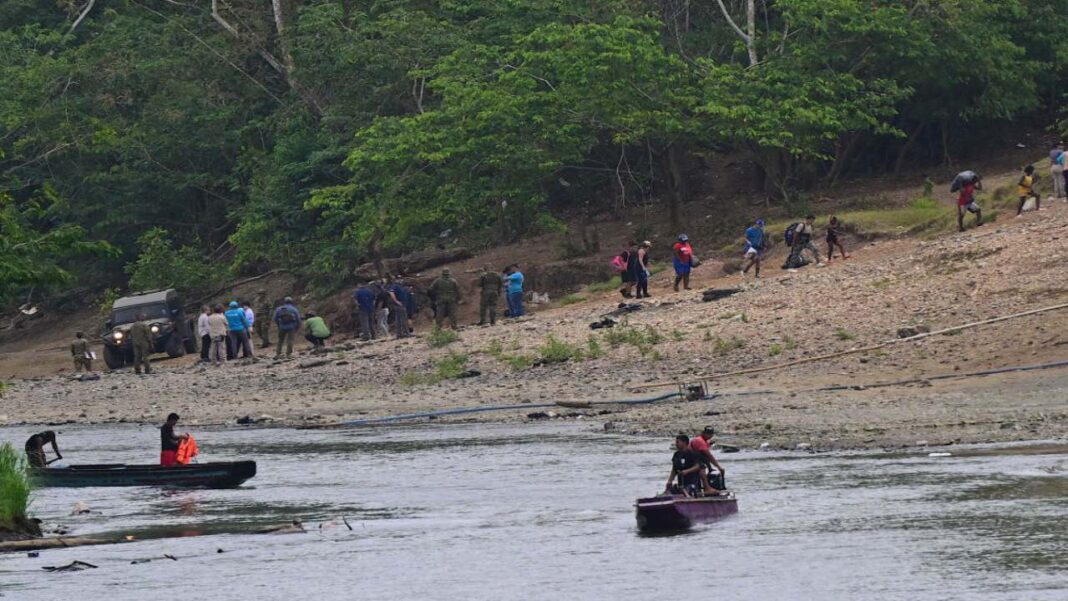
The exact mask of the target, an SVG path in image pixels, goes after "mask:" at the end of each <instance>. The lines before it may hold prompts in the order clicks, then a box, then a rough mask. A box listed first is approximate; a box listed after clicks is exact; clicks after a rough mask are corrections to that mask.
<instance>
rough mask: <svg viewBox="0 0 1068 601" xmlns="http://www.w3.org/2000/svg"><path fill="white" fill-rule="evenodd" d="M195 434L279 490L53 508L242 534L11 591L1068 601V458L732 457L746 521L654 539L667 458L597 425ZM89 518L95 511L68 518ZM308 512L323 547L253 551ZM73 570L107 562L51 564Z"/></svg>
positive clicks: (44, 557)
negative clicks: (654, 510)
mask: <svg viewBox="0 0 1068 601" xmlns="http://www.w3.org/2000/svg"><path fill="white" fill-rule="evenodd" d="M29 434H31V431H30V430H28V429H25V428H4V429H0V440H11V441H13V442H18V443H20V444H21V441H23V440H25V438H26V437H27V436H29ZM195 434H196V436H197V440H198V443H199V446H200V448H201V453H202V460H206V461H208V460H217V461H222V460H232V459H239V458H249V459H255V460H256V461H257V462H258V463H259V475H258V476H257V477H256V478H255V479H253V480H251V481H249V482H248V483H246V484H245V486H243V487H242V488H239V489H234V490H218V491H213V490H205V491H181V492H178V491H165V490H155V489H145V488H125V489H124V488H112V489H106V488H95V489H44V490H41V491H39V492H38V493H37V495H36V498H35V500H34V505H33V513H34V514H35V515H36V516H38V517H40V518H42V519H43V520H44V521H45V522H46V527H47V526H55V525H57V524H62V525H65V526H67V527H69V528H70V529H71V530H72V534H80V535H84V534H94V533H108V534H131V535H134V536H136V537H138V538H141V537H144V536H151V535H152V534H159V533H160V532H161V531H165V532H168V533H172V534H177V533H181V532H187V533H194V532H225V533H224V534H214V535H210V536H201V537H196V538H167V539H157V540H143V541H140V542H135V543H129V544H123V545H111V546H98V547H82V548H73V549H62V550H47V551H42V552H41V553H40V557H37V558H31V557H29V556H28V555H27V554H25V553H14V554H5V555H0V597H2V598H4V599H17V600H20V601H34V600H49V601H51V600H53V599H61V598H67V597H71V596H73V597H75V598H76V599H78V600H80V601H96V600H104V599H106V600H108V601H126V600H130V601H143V600H146V599H162V598H164V597H171V598H174V597H175V596H180V598H184V599H196V600H208V601H214V600H220V601H224V600H230V599H233V600H251V599H255V600H257V601H271V600H275V599H278V600H286V601H294V600H296V601H300V600H304V599H316V600H319V601H323V600H325V601H332V600H335V599H338V600H341V599H346V600H347V599H372V600H379V599H381V600H391V599H397V600H404V601H410V600H411V599H420V600H437V599H442V600H461V599H463V600H482V599H486V600H499V599H522V600H527V599H537V600H541V599H545V600H587V599H589V600H592V599H605V598H609V597H611V598H615V599H620V600H630V599H654V598H679V597H694V596H696V597H702V598H724V599H732V600H734V599H740V600H746V599H754V600H761V601H771V600H779V599H782V600H787V599H789V600H798V599H821V600H827V601H830V600H839V599H840V600H856V599H908V600H911V601H917V600H927V599H930V600H944V599H954V600H963V599H983V600H984V601H989V599H991V598H992V597H993V598H996V599H999V600H1004V599H1021V600H1028V601H1041V600H1046V599H1049V600H1054V599H1056V600H1058V601H1063V600H1065V599H1068V456H1066V455H1063V454H1055V453H1011V452H1010V453H1005V452H1004V450H1005V449H1004V448H1003V449H1001V450H997V449H982V448H971V449H953V452H954V454H955V456H953V457H940V458H932V457H928V456H927V454H926V453H916V454H906V455H902V454H870V453H869V454H856V453H854V454H835V455H808V454H794V453H770V452H748V453H747V452H742V453H737V454H730V455H722V456H721V457H720V459H721V461H722V462H724V464H725V466H726V467H727V469H728V481H729V483H730V484H731V487H732V488H733V489H734V490H735V491H736V493H737V494H738V498H739V508H740V512H739V514H737V515H735V516H731V517H728V518H726V519H724V520H722V521H720V522H717V523H715V524H712V525H708V526H704V527H701V528H699V529H696V530H694V531H692V532H689V533H686V534H681V535H676V536H661V537H645V536H640V535H639V534H638V533H637V531H636V528H635V522H634V515H633V508H632V503H633V501H634V499H635V498H636V497H638V496H647V495H649V494H652V493H655V492H657V491H658V490H659V489H660V488H661V487H662V486H663V481H664V480H665V479H666V477H667V472H668V470H669V460H670V451H669V450H668V447H669V444H670V441H668V440H648V439H636V438H630V437H623V436H610V435H604V434H600V433H595V432H592V431H591V428H590V426H589V425H585V426H584V425H576V424H565V425H559V424H545V425H510V426H509V425H499V426H498V425H440V426H425V427H404V428H391V429H364V430H347V431H297V430H220V431H205V432H198V433H195ZM157 441H158V431H156V430H155V429H153V428H150V427H147V426H142V427H136V426H129V427H94V428H69V429H65V430H63V431H62V433H61V437H60V444H61V450H62V451H63V452H64V453H65V456H66V458H67V459H68V460H70V461H71V462H76V463H93V462H127V463H145V462H151V461H153V459H155V457H156V454H157V445H158V442H157ZM1062 448H1063V447H1062ZM1009 450H1011V448H1009ZM962 452H963V453H964V455H963V456H962V455H958V454H959V453H962ZM77 503H81V504H84V505H85V506H87V507H88V508H89V509H90V510H91V513H89V514H84V515H76V516H72V515H70V514H71V512H72V509H73V508H74V507H75V504H77ZM294 518H298V519H300V520H302V521H303V522H304V523H305V526H306V527H307V529H308V532H307V533H300V534H274V535H263V534H247V533H246V534H242V533H241V532H242V531H243V530H247V529H250V528H252V527H255V526H260V525H266V524H276V523H280V522H287V521H290V520H292V519H294ZM343 518H344V519H346V520H347V521H348V523H349V524H351V526H352V530H349V528H348V527H346V525H345V524H344V521H343ZM220 550H221V551H222V552H221V553H220V552H219V551H220ZM165 554H167V555H172V556H174V557H175V558H177V561H173V560H170V559H165V558H163V556H164V555H165ZM145 559H151V560H152V561H149V562H144V561H141V560H145ZM74 560H81V561H85V562H89V563H92V564H94V565H96V566H98V567H97V568H96V569H89V570H85V571H81V572H66V573H47V572H45V571H44V570H42V567H44V566H57V565H62V564H67V563H69V562H71V561H74ZM133 562H137V563H133Z"/></svg>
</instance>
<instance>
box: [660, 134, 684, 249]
mask: <svg viewBox="0 0 1068 601" xmlns="http://www.w3.org/2000/svg"><path fill="white" fill-rule="evenodd" d="M660 156H661V162H662V163H661V164H662V169H663V171H664V183H665V184H666V185H667V193H668V194H667V200H668V221H669V222H670V223H671V228H672V229H674V230H678V229H679V228H680V227H682V216H681V214H680V208H681V206H682V204H683V203H684V202H686V181H685V178H684V177H683V174H682V168H681V166H680V165H679V156H678V150H677V149H676V147H675V145H674V144H672V145H670V146H668V147H667V150H666V151H665V152H664V153H662V154H661V155H660Z"/></svg>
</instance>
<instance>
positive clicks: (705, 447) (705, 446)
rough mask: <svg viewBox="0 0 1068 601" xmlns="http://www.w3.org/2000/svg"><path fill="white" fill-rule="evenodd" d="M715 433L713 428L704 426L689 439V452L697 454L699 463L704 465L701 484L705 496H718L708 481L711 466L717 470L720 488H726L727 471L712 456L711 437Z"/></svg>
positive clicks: (717, 491) (717, 492)
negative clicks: (699, 458) (699, 459)
mask: <svg viewBox="0 0 1068 601" xmlns="http://www.w3.org/2000/svg"><path fill="white" fill-rule="evenodd" d="M715 433H716V430H715V428H713V427H712V426H705V429H704V430H701V433H700V434H698V435H697V436H694V437H693V438H691V439H690V450H691V451H693V452H695V453H697V454H698V455H699V456H700V457H701V463H702V464H703V465H704V469H703V470H702V471H701V483H702V484H703V485H704V487H705V494H719V492H720V491H719V490H717V489H716V488H714V487H713V486H712V485H711V484H710V483H709V480H708V474H709V472H710V471H711V468H712V466H715V468H716V469H717V470H719V475H720V481H721V482H722V484H721V485H720V486H723V487H726V482H727V476H726V474H727V470H725V469H723V466H722V465H720V464H719V462H718V461H716V457H715V456H714V455H712V449H711V443H712V436H714V435H715Z"/></svg>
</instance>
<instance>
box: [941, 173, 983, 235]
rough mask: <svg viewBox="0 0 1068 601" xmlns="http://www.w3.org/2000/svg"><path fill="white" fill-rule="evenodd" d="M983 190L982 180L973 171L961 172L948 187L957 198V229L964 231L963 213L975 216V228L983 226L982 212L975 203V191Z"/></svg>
mask: <svg viewBox="0 0 1068 601" xmlns="http://www.w3.org/2000/svg"><path fill="white" fill-rule="evenodd" d="M982 189H983V179H982V178H981V177H979V174H978V173H976V172H974V171H961V172H960V173H958V174H957V177H955V178H953V183H952V184H950V185H949V191H950V192H959V195H958V196H957V229H958V230H960V231H962V232H963V231H964V212H965V211H968V212H969V213H974V214H975V225H976V227H978V226H980V225H983V210H982V209H981V208H980V207H979V205H978V204H977V203H976V202H975V191H976V190H982Z"/></svg>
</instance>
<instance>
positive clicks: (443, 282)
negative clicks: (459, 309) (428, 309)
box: [430, 267, 460, 330]
mask: <svg viewBox="0 0 1068 601" xmlns="http://www.w3.org/2000/svg"><path fill="white" fill-rule="evenodd" d="M430 295H431V297H433V298H434V302H435V303H437V313H436V314H435V315H434V324H435V325H437V327H439V328H440V327H441V326H442V324H443V323H445V320H446V319H448V320H449V326H450V327H452V329H454V330H455V329H456V328H457V325H456V305H457V304H458V303H459V302H460V285H459V284H458V283H456V280H454V279H452V270H450V269H449V268H448V267H446V268H445V269H442V270H441V277H439V278H438V279H436V280H434V282H433V283H432V284H430Z"/></svg>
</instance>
